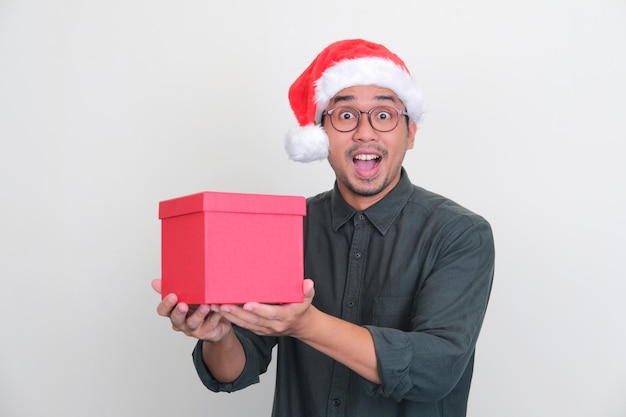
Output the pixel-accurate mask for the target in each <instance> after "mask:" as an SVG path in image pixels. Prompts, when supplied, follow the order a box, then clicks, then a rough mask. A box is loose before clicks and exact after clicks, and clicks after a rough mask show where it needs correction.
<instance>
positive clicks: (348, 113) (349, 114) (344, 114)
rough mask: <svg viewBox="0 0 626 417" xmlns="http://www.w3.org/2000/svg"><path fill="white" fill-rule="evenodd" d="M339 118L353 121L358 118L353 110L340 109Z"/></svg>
mask: <svg viewBox="0 0 626 417" xmlns="http://www.w3.org/2000/svg"><path fill="white" fill-rule="evenodd" d="M337 117H338V118H339V119H340V120H352V119H355V118H356V117H357V116H356V114H354V111H352V110H348V109H340V110H339V111H338V112H337Z"/></svg>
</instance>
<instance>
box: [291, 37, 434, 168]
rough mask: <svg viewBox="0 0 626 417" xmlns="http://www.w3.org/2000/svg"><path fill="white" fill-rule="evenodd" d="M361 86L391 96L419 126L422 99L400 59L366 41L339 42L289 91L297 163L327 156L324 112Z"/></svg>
mask: <svg viewBox="0 0 626 417" xmlns="http://www.w3.org/2000/svg"><path fill="white" fill-rule="evenodd" d="M356 85H377V86H379V87H383V88H388V89H390V90H392V91H393V92H394V93H396V94H397V95H398V97H399V98H400V100H402V103H403V104H404V105H405V107H406V110H407V112H408V113H409V118H410V119H411V121H413V122H415V123H418V122H419V121H420V118H421V116H422V113H423V109H422V93H421V91H420V89H419V87H418V86H417V83H416V82H415V80H414V79H413V77H412V76H411V74H410V72H409V70H408V68H407V67H406V65H405V64H404V62H403V61H402V60H401V59H400V58H399V57H398V56H397V55H396V54H394V53H393V52H391V51H389V50H388V49H387V48H385V47H384V46H383V45H380V44H377V43H372V42H368V41H365V40H363V39H348V40H343V41H338V42H335V43H332V44H330V45H329V46H327V47H326V49H324V50H323V51H322V52H321V53H320V54H319V55H318V56H317V57H316V58H315V59H314V60H313V62H312V63H311V64H310V65H309V66H308V68H307V69H306V70H304V72H303V73H302V74H301V75H300V76H299V77H298V79H297V80H296V81H295V82H294V83H293V84H292V85H291V88H290V89H289V104H290V105H291V109H292V110H293V112H294V114H295V116H296V119H297V120H298V123H299V126H297V127H295V128H293V129H291V130H290V131H289V133H288V134H287V137H286V141H285V149H286V150H287V153H288V154H289V157H290V158H291V159H292V160H294V161H298V162H311V161H315V160H318V159H325V158H326V157H327V156H328V135H327V134H326V132H325V131H324V128H323V127H321V126H320V125H319V123H320V122H321V119H322V112H323V111H324V109H325V108H326V106H328V103H329V102H330V100H331V99H332V98H333V97H334V96H335V94H337V93H338V92H339V91H341V90H343V89H344V88H348V87H352V86H356Z"/></svg>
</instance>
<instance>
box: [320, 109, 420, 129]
mask: <svg viewBox="0 0 626 417" xmlns="http://www.w3.org/2000/svg"><path fill="white" fill-rule="evenodd" d="M380 108H385V109H394V110H395V111H397V112H398V119H397V120H396V124H395V126H394V127H392V128H391V129H387V130H381V129H377V128H375V127H374V124H373V123H372V112H373V111H374V110H376V109H380ZM337 109H350V110H354V111H355V112H356V113H357V114H358V116H357V120H356V125H354V127H353V128H352V129H350V130H342V129H337V127H336V126H335V124H334V123H333V118H332V114H333V112H334V111H335V110H337ZM362 114H367V121H368V122H369V123H370V126H371V127H372V129H374V130H375V131H377V132H381V133H386V132H391V131H392V130H394V129H395V128H396V127H398V124H399V123H400V117H401V116H407V117H408V116H409V113H407V112H406V111H405V110H400V109H398V108H395V107H393V106H376V107H372V108H371V109H369V110H367V111H364V110H359V109H357V108H356V107H351V106H337V107H333V108H332V109H328V110H324V111H323V112H322V117H324V116H328V118H329V119H330V124H331V125H332V126H333V128H334V129H335V130H336V131H338V132H342V133H348V132H352V131H353V130H356V129H357V128H358V127H359V125H360V124H361V115H362ZM323 120H324V119H322V121H323Z"/></svg>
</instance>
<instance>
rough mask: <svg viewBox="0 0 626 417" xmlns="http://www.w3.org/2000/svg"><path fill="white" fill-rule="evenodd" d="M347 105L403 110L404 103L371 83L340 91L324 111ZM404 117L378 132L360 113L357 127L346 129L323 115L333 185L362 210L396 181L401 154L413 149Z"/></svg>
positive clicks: (412, 136) (411, 132) (411, 134)
mask: <svg viewBox="0 0 626 417" xmlns="http://www.w3.org/2000/svg"><path fill="white" fill-rule="evenodd" d="M337 106H349V107H354V108H355V109H358V110H361V111H368V110H370V109H372V108H373V107H377V106H390V107H394V108H397V109H400V110H405V108H404V104H402V102H401V101H400V99H399V98H398V96H397V95H396V94H395V93H394V92H393V91H391V90H389V89H386V88H381V87H377V86H373V85H368V86H355V87H349V88H345V89H343V90H341V91H340V92H339V93H337V94H336V95H335V96H334V97H333V98H332V99H331V100H330V103H329V104H328V107H327V108H326V110H329V109H332V108H334V107H337ZM405 118H406V116H400V118H399V122H398V125H397V126H396V127H395V129H393V130H391V131H389V132H379V131H377V130H375V129H374V128H373V127H372V125H371V124H370V123H369V120H368V118H367V114H365V113H363V114H362V115H361V121H360V123H359V125H358V126H357V128H356V129H355V130H353V131H350V132H340V131H338V130H337V129H335V128H334V127H333V125H332V123H331V122H330V119H329V116H328V115H327V116H326V117H325V120H324V129H325V130H326V132H327V134H328V138H329V149H328V162H329V163H330V166H331V167H332V168H333V170H334V171H335V175H336V177H337V185H338V187H339V191H340V192H341V195H342V196H343V197H344V199H345V200H346V201H347V202H348V203H349V204H350V205H351V206H352V207H354V208H355V209H357V210H364V209H366V208H367V207H369V206H371V205H372V204H374V203H376V202H377V201H379V200H380V199H382V198H383V197H384V196H385V195H387V193H388V192H389V191H391V190H392V189H393V187H394V186H395V185H396V184H397V183H398V181H399V180H400V169H401V165H402V161H403V160H404V155H405V154H406V151H407V150H408V149H412V148H413V144H414V142H415V132H416V130H417V128H416V126H415V123H410V124H409V126H408V127H407V123H406V120H405Z"/></svg>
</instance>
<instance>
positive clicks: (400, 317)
mask: <svg viewBox="0 0 626 417" xmlns="http://www.w3.org/2000/svg"><path fill="white" fill-rule="evenodd" d="M412 301H413V297H375V298H374V305H373V311H372V321H373V323H372V324H373V325H374V326H379V327H390V328H394V329H400V330H404V331H408V330H409V329H410V325H411V303H412Z"/></svg>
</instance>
